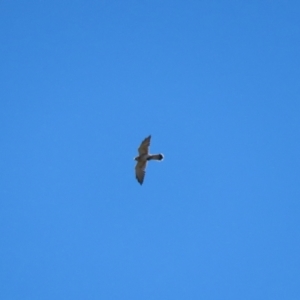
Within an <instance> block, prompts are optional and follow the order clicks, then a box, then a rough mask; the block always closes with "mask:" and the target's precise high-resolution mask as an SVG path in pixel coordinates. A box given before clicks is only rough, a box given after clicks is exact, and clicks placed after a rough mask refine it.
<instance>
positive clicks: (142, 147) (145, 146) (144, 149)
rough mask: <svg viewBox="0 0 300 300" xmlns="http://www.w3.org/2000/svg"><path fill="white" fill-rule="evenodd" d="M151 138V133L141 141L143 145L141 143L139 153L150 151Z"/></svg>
mask: <svg viewBox="0 0 300 300" xmlns="http://www.w3.org/2000/svg"><path fill="white" fill-rule="evenodd" d="M150 140H151V135H149V136H148V137H146V138H145V139H144V140H143V141H142V143H141V145H140V147H139V149H138V151H139V155H143V154H148V153H149V146H150Z"/></svg>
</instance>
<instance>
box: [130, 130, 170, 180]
mask: <svg viewBox="0 0 300 300" xmlns="http://www.w3.org/2000/svg"><path fill="white" fill-rule="evenodd" d="M150 140H151V135H149V136H148V137H147V138H145V139H144V140H143V141H142V143H141V145H140V147H139V148H138V152H139V155H138V156H137V157H135V158H134V159H135V160H136V161H137V164H136V166H135V175H136V179H137V181H138V182H139V183H140V184H143V181H144V177H145V169H146V167H147V162H148V161H149V160H162V159H163V158H164V156H163V155H162V154H161V153H160V154H150V153H149V146H150Z"/></svg>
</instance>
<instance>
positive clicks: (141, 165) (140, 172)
mask: <svg viewBox="0 0 300 300" xmlns="http://www.w3.org/2000/svg"><path fill="white" fill-rule="evenodd" d="M146 166H147V161H146V160H145V161H138V163H137V164H136V166H135V177H136V179H137V181H138V182H139V183H140V184H143V181H144V178H145V173H146V172H145V170H146Z"/></svg>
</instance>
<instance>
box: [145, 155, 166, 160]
mask: <svg viewBox="0 0 300 300" xmlns="http://www.w3.org/2000/svg"><path fill="white" fill-rule="evenodd" d="M163 158H164V156H163V155H162V154H153V155H150V156H149V158H148V160H152V159H154V160H162V159H163Z"/></svg>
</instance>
